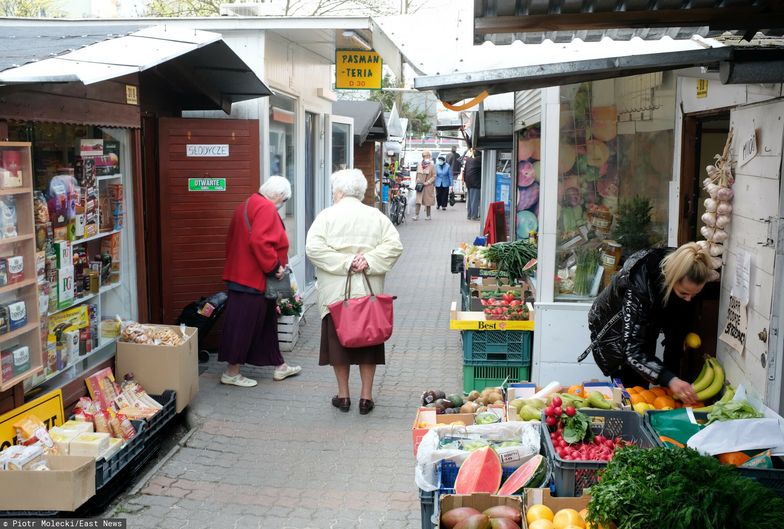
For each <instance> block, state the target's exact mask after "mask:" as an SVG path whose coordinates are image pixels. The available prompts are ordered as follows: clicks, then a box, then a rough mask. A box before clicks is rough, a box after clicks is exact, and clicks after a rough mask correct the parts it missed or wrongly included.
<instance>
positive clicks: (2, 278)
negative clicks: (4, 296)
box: [0, 258, 8, 287]
mask: <svg viewBox="0 0 784 529" xmlns="http://www.w3.org/2000/svg"><path fill="white" fill-rule="evenodd" d="M7 284H8V263H6V261H5V259H2V258H0V287H4V286H6V285H7Z"/></svg>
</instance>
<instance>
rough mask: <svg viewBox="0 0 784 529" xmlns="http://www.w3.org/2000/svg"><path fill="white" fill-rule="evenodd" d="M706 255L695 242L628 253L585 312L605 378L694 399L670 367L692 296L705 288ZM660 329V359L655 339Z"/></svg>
mask: <svg viewBox="0 0 784 529" xmlns="http://www.w3.org/2000/svg"><path fill="white" fill-rule="evenodd" d="M710 259H711V257H710V254H709V253H708V252H707V250H705V249H703V248H702V247H701V246H700V245H698V244H697V243H695V242H689V243H686V244H684V245H682V246H680V247H679V248H678V249H672V248H655V249H650V250H641V251H639V252H636V253H634V254H632V255H631V256H630V257H629V258H628V259H627V260H626V262H625V263H624V265H623V268H622V269H621V270H620V271H619V272H618V273H616V274H615V275H614V276H613V278H612V281H611V282H610V284H609V285H608V286H607V288H605V289H604V290H603V291H602V292H600V293H599V296H598V297H597V298H596V300H595V301H594V302H593V305H592V306H591V310H590V311H589V312H588V328H589V329H590V331H591V346H590V347H589V348H588V350H586V351H585V352H584V353H583V354H582V356H581V357H580V359H579V360H583V359H584V358H585V357H586V356H587V355H588V354H589V352H593V357H594V359H595V360H596V364H597V365H598V366H599V368H600V369H601V370H602V373H604V374H605V375H607V376H610V377H613V378H620V379H621V381H622V382H623V384H624V386H626V387H633V386H642V387H648V383H656V384H659V385H661V386H669V388H670V389H671V390H672V392H673V395H674V396H675V397H677V398H679V399H681V400H682V401H683V402H686V403H694V402H696V401H697V394H696V392H695V391H694V387H693V386H692V385H691V384H690V383H688V382H686V381H684V380H681V379H680V378H678V377H677V376H676V374H675V371H678V368H677V367H676V366H677V365H678V362H679V356H680V354H681V353H682V352H683V342H684V339H685V337H686V334H688V331H689V326H690V325H691V323H692V322H693V321H694V317H695V316H696V309H697V303H695V301H694V298H695V296H697V295H698V294H699V293H700V292H701V291H702V288H703V287H704V286H705V283H706V282H707V280H708V277H709V274H710V272H711V268H710V266H709V263H710ZM661 332H663V333H664V362H662V361H660V360H659V359H658V358H656V341H657V339H658V337H659V333H661Z"/></svg>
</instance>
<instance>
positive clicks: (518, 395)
mask: <svg viewBox="0 0 784 529" xmlns="http://www.w3.org/2000/svg"><path fill="white" fill-rule="evenodd" d="M575 386H582V387H583V389H584V391H586V392H589V393H590V392H591V391H598V392H599V393H601V394H602V395H603V396H604V397H605V398H606V399H607V400H609V401H611V402H612V403H613V404H614V405H615V406H616V407H618V408H619V409H623V407H624V406H623V399H622V395H623V392H622V391H621V390H620V388H617V387H614V386H613V385H612V384H611V383H610V382H602V381H599V380H589V381H586V382H583V383H582V384H576V385H564V386H561V390H560V391H556V392H555V393H565V392H567V391H568V390H569V388H573V387H575ZM541 389H542V388H541V387H539V386H537V385H536V384H534V383H532V382H516V383H512V384H509V387H508V388H507V412H506V413H507V417H508V420H509V421H510V422H514V421H519V420H520V418H519V416H518V413H517V408H516V407H515V406H514V405H513V404H512V401H514V400H517V399H530V398H531V397H533V396H534V395H535V394H536V393H537V392H538V391H540V390H541Z"/></svg>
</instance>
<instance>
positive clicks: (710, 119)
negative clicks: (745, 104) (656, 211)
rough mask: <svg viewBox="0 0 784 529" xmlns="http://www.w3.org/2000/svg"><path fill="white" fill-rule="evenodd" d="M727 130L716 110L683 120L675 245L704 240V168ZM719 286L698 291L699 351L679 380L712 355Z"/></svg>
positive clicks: (725, 115)
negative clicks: (706, 356) (702, 228)
mask: <svg viewBox="0 0 784 529" xmlns="http://www.w3.org/2000/svg"><path fill="white" fill-rule="evenodd" d="M729 130H730V111H729V110H717V111H710V112H706V113H699V114H688V115H685V116H684V117H683V138H682V149H681V153H682V155H681V181H680V189H681V196H680V204H679V223H678V245H679V246H680V245H681V244H685V243H687V242H690V241H698V240H701V239H704V237H703V236H702V234H701V233H700V227H701V225H702V223H701V221H700V218H701V217H702V215H703V213H705V204H704V203H705V199H706V198H708V193H707V192H706V191H705V189H704V186H703V184H702V181H703V180H704V179H705V178H706V176H707V174H706V173H705V167H706V166H707V165H710V164H712V163H713V161H714V156H715V155H716V154H721V152H722V151H723V149H724V143H725V142H726V140H727V134H728V133H729ZM720 297H721V284H720V283H719V282H711V283H708V284H707V285H705V288H704V289H703V291H702V295H701V300H700V307H698V309H697V322H696V324H695V327H694V329H692V331H693V332H696V333H697V334H699V335H700V338H701V339H702V347H701V348H700V349H699V350H698V351H696V352H692V353H691V354H690V355H688V356H684V357H682V358H681V369H680V371H681V372H680V376H681V378H683V379H684V380H694V377H696V376H697V374H698V373H699V371H700V369H701V368H702V363H703V360H702V356H703V355H704V354H706V353H708V354H715V351H716V347H717V341H718V326H719V303H720Z"/></svg>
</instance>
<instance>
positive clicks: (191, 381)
mask: <svg viewBox="0 0 784 529" xmlns="http://www.w3.org/2000/svg"><path fill="white" fill-rule="evenodd" d="M151 327H168V328H170V329H171V330H173V331H174V332H176V333H178V334H179V332H180V327H179V326H175V325H154V326H153V325H151ZM185 334H186V335H187V337H188V338H187V340H185V342H184V343H183V344H181V345H176V346H167V345H142V344H138V343H127V342H117V356H116V360H115V364H116V370H115V371H116V373H117V380H122V379H123V377H124V376H125V374H126V373H133V374H134V377H135V378H136V380H137V381H138V382H139V384H141V386H142V387H143V388H144V389H145V390H147V393H150V394H153V395H161V394H162V393H163V392H164V391H166V390H167V389H173V390H175V391H176V392H177V413H179V412H181V411H182V410H183V409H184V408H185V406H187V405H188V403H190V401H191V399H193V398H194V397H195V396H196V394H197V393H198V392H199V338H198V335H197V329H195V328H194V327H186V328H185Z"/></svg>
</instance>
